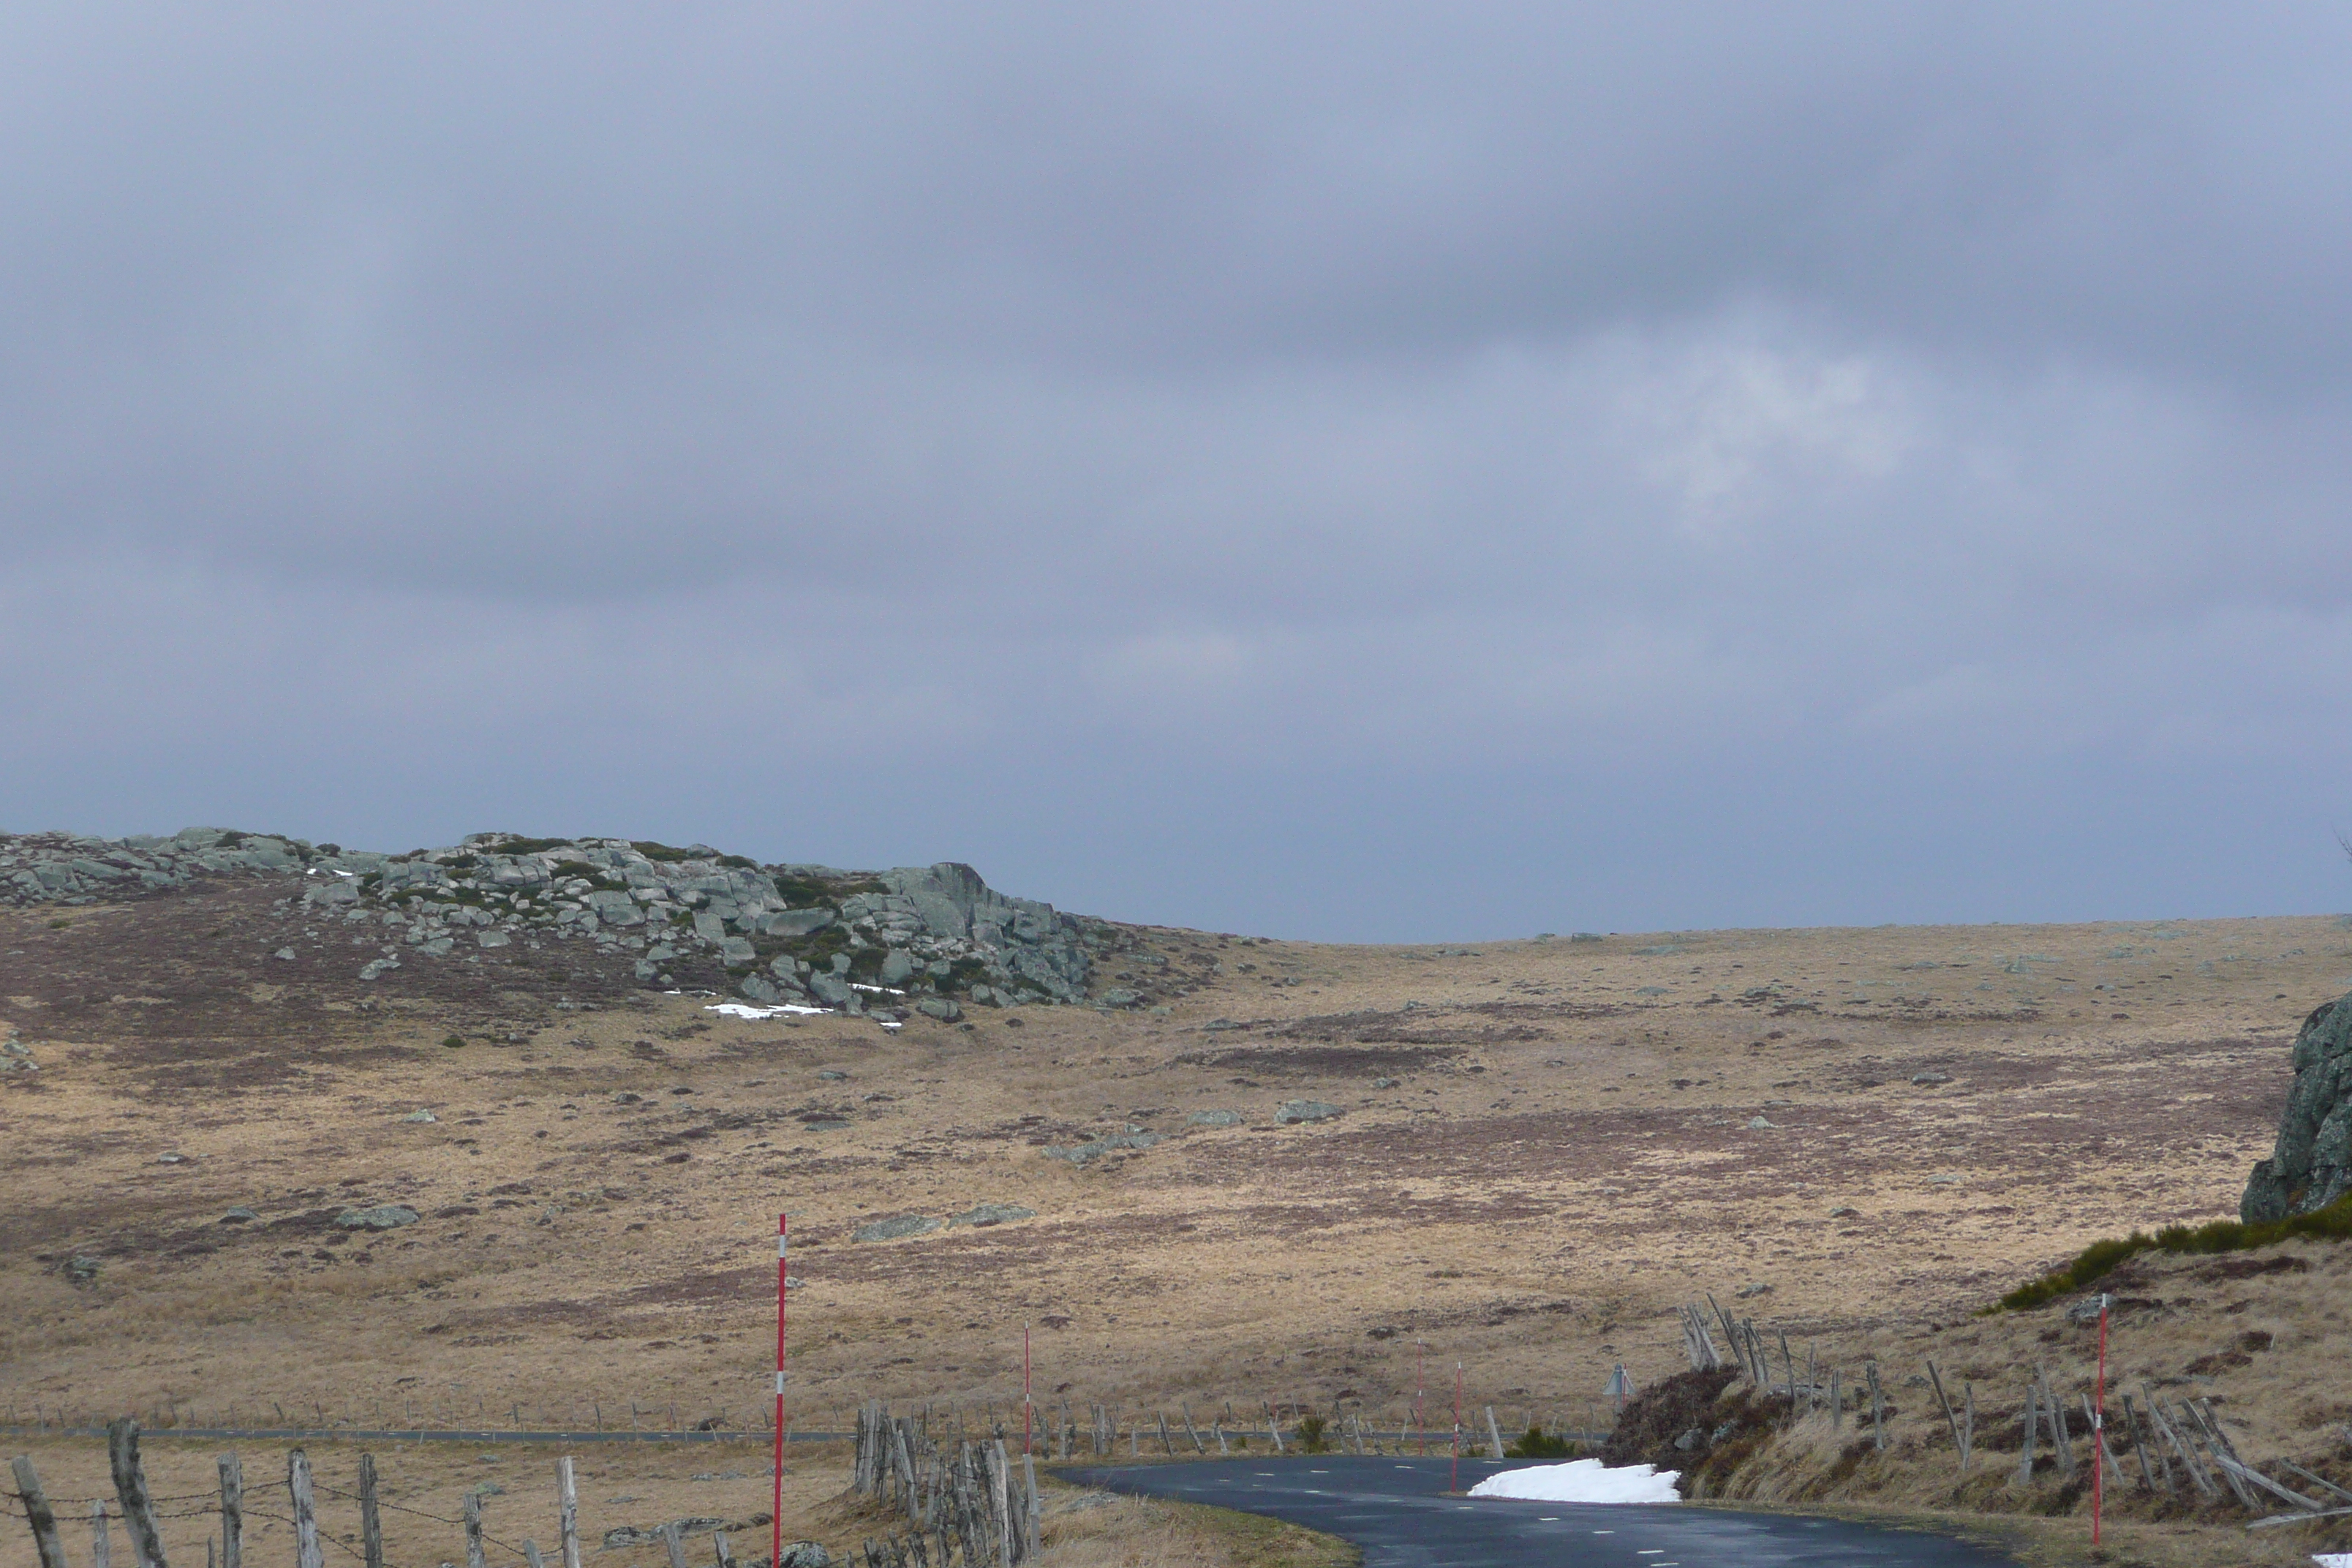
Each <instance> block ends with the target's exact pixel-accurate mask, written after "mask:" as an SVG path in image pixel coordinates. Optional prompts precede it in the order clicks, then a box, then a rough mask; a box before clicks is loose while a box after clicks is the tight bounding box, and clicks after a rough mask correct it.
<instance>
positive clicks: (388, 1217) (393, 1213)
mask: <svg viewBox="0 0 2352 1568" xmlns="http://www.w3.org/2000/svg"><path fill="white" fill-rule="evenodd" d="M335 1223H336V1224H337V1225H340V1226H343V1227H344V1228H345V1229H347V1230H397V1229H399V1228H400V1227H401V1226H404V1225H415V1223H416V1211H415V1209H413V1208H410V1207H408V1206H407V1205H404V1204H378V1205H375V1206H374V1207H373V1208H364V1209H345V1210H344V1211H343V1212H342V1213H341V1214H339V1215H336V1216H335Z"/></svg>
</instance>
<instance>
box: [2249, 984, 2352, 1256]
mask: <svg viewBox="0 0 2352 1568" xmlns="http://www.w3.org/2000/svg"><path fill="white" fill-rule="evenodd" d="M2347 1192H2352V995H2347V996H2343V997H2339V998H2338V999H2337V1000H2336V1001H2333V1002H2324V1003H2322V1004H2321V1005H2319V1006H2317V1007H2315V1008H2314V1009H2313V1010H2312V1014H2311V1016H2309V1017H2308V1018H2305V1020H2304V1021H2303V1028H2302V1030H2301V1031H2300V1032H2299V1033H2297V1034H2296V1036H2295V1037H2294V1088H2292V1089H2289V1090H2287V1097H2286V1110H2285V1111H2284V1113H2282V1114H2281V1115H2280V1117H2279V1131H2278V1145H2277V1147H2276V1148H2275V1149H2274V1150H2273V1152H2272V1154H2271V1157H2270V1158H2269V1159H2267V1160H2264V1161H2263V1162H2262V1163H2259V1164H2257V1165H2256V1166H2255V1167H2254V1173H2253V1176H2252V1179H2251V1180H2249V1181H2248V1182H2247V1183H2246V1195H2245V1196H2244V1197H2243V1198H2242V1199H2240V1200H2239V1203H2238V1215H2239V1217H2240V1218H2242V1219H2243V1220H2245V1221H2246V1222H2247V1223H2248V1224H2249V1225H2252V1224H2255V1223H2257V1222H2260V1221H2263V1220H2273V1219H2284V1218H2285V1217H2287V1216H2288V1215H2298V1214H2309V1213H2311V1212H2312V1211H2313V1210H2314V1209H2323V1208H2326V1206H2327V1205H2329V1204H2332V1203H2334V1202H2335V1201H2336V1199H2338V1198H2340V1197H2342V1196H2343V1195H2344V1194H2346V1193H2347Z"/></svg>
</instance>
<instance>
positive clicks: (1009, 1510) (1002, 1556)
mask: <svg viewBox="0 0 2352 1568" xmlns="http://www.w3.org/2000/svg"><path fill="white" fill-rule="evenodd" d="M1137 1425H1138V1426H1141V1425H1142V1423H1141V1422H1138V1423H1137ZM984 1452H985V1453H986V1454H987V1456H988V1500H989V1506H990V1507H991V1508H992V1509H993V1510H995V1515H996V1564H997V1568H1013V1553H1014V1552H1015V1550H1016V1549H1017V1547H1018V1546H1019V1544H1020V1531H1019V1529H1018V1527H1017V1526H1016V1525H1015V1524H1014V1523H1013V1495H1012V1494H1013V1488H1012V1484H1011V1483H1012V1479H1013V1478H1012V1475H1011V1471H1012V1468H1013V1467H1012V1466H1011V1464H1010V1463H1008V1462H1007V1460H1006V1458H1005V1454H1004V1444H1003V1442H1002V1441H1001V1440H998V1439H994V1438H992V1439H991V1440H990V1441H989V1445H988V1447H987V1448H986V1449H985V1450H984Z"/></svg>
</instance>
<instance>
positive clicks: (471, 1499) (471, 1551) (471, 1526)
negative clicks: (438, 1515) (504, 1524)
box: [465, 1487, 487, 1568]
mask: <svg viewBox="0 0 2352 1568" xmlns="http://www.w3.org/2000/svg"><path fill="white" fill-rule="evenodd" d="M465 1511H466V1568H487V1565H486V1564H485V1563H483V1561H482V1494H481V1493H479V1492H478V1491H476V1490H474V1489H472V1488H471V1487H468V1488H467V1489H466V1510H465Z"/></svg>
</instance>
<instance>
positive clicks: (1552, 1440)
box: [1503, 1426, 1568, 1459]
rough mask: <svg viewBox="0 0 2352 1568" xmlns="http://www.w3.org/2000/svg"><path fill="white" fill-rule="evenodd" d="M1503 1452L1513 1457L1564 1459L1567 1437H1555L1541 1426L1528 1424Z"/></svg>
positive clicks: (1566, 1451) (1566, 1452) (1566, 1456)
mask: <svg viewBox="0 0 2352 1568" xmlns="http://www.w3.org/2000/svg"><path fill="white" fill-rule="evenodd" d="M1503 1454H1504V1456H1505V1457H1506V1458H1513V1459H1564V1458H1568V1439H1567V1438H1565V1437H1555V1436H1552V1435H1551V1434H1550V1433H1549V1432H1547V1431H1545V1430H1544V1429H1543V1428H1542V1427H1541V1426H1530V1427H1528V1430H1527V1434H1526V1435H1525V1436H1522V1437H1521V1438H1520V1439H1519V1440H1518V1441H1517V1442H1516V1443H1513V1444H1512V1445H1511V1446H1510V1447H1507V1448H1506V1449H1504V1450H1503Z"/></svg>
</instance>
